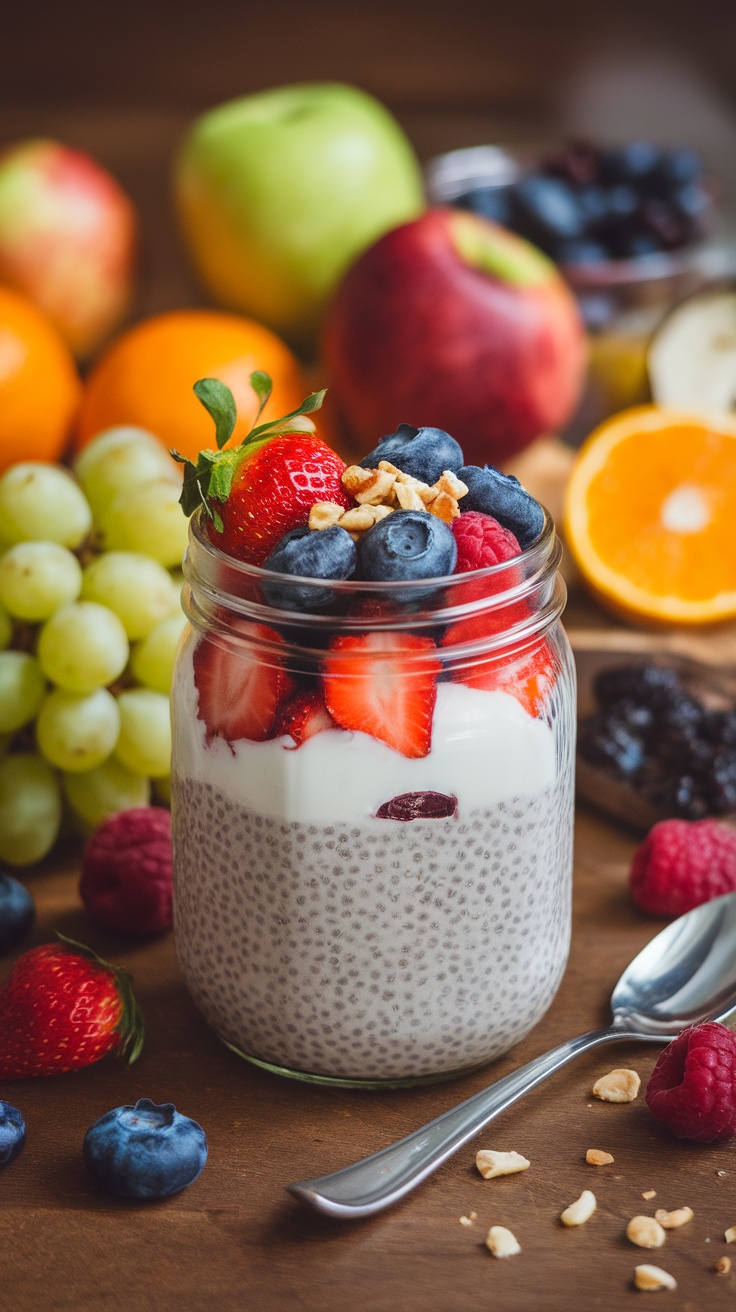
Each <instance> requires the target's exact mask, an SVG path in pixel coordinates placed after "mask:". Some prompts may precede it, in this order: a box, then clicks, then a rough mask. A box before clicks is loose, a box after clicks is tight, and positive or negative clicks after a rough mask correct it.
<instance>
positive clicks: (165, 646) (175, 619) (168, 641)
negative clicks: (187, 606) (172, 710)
mask: <svg viewBox="0 0 736 1312" xmlns="http://www.w3.org/2000/svg"><path fill="white" fill-rule="evenodd" d="M186 627H187V617H186V615H185V614H184V613H183V611H175V612H174V614H173V615H167V616H166V619H165V620H161V621H160V622H159V623H158V624H157V625H156V627H155V629H151V632H150V633H149V634H148V636H147V637H145V638H144V639H143V641H142V642H139V643H137V645H136V646H135V647H134V648H133V654H132V656H131V660H130V665H131V669H132V671H133V674H134V676H135V678H136V679H137V680H138V682H139V683H143V684H145V686H146V687H147V688H153V690H154V692H163V693H166V694H168V693H169V692H170V691H171V676H172V673H173V669H174V660H175V658H176V653H177V651H178V649H179V641H180V639H181V635H182V633H183V632H184V630H185V629H186Z"/></svg>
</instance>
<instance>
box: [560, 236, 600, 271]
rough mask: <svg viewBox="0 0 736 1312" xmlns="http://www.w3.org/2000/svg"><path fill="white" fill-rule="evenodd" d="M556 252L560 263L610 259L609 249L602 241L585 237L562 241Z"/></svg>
mask: <svg viewBox="0 0 736 1312" xmlns="http://www.w3.org/2000/svg"><path fill="white" fill-rule="evenodd" d="M555 253H556V257H557V261H558V263H559V264H600V263H601V261H602V260H607V259H608V251H607V250H606V248H605V246H604V245H603V243H602V242H600V241H591V240H590V239H586V238H585V237H581V238H580V239H579V240H578V241H561V242H560V243H559V245H558V246H557V250H556V252H555Z"/></svg>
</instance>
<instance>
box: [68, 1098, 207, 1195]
mask: <svg viewBox="0 0 736 1312" xmlns="http://www.w3.org/2000/svg"><path fill="white" fill-rule="evenodd" d="M84 1160H85V1162H86V1163H87V1166H88V1167H89V1169H90V1171H91V1172H92V1174H93V1175H94V1176H95V1177H96V1178H97V1179H98V1180H99V1182H100V1184H102V1185H104V1187H105V1189H109V1191H110V1192H111V1193H113V1194H117V1195H118V1196H119V1197H120V1198H168V1196H169V1195H170V1194H176V1193H178V1192H179V1190H180V1189H185V1188H186V1186H187V1185H188V1184H192V1183H193V1181H194V1180H196V1179H197V1176H198V1175H199V1174H200V1172H201V1171H202V1169H203V1167H204V1164H205V1162H206V1161H207V1139H206V1137H205V1133H204V1130H203V1129H202V1127H201V1125H198V1124H197V1122H196V1121H192V1120H190V1118H189V1117H188V1116H182V1115H181V1114H180V1113H179V1112H178V1111H177V1110H176V1107H174V1105H173V1103H170V1102H167V1103H163V1104H161V1106H157V1104H156V1103H155V1102H151V1099H150V1098H139V1099H138V1102H137V1103H136V1104H135V1106H134V1107H115V1108H114V1109H113V1110H112V1111H111V1112H107V1113H106V1114H105V1115H104V1116H101V1117H100V1119H99V1120H98V1121H95V1123H94V1125H91V1126H90V1128H89V1129H88V1131H87V1133H86V1135H85V1136H84Z"/></svg>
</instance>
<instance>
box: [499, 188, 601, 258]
mask: <svg viewBox="0 0 736 1312" xmlns="http://www.w3.org/2000/svg"><path fill="white" fill-rule="evenodd" d="M513 218H514V227H515V228H516V229H517V231H518V232H521V233H522V234H523V236H525V237H528V238H529V240H530V241H536V242H537V243H538V244H539V245H541V246H542V247H543V248H544V247H546V246H547V245H549V242H550V239H552V240H554V239H557V238H564V239H566V240H570V239H572V238H574V237H581V236H582V234H583V231H584V228H585V216H584V214H583V210H582V208H581V206H580V203H579V201H578V198H577V196H576V194H575V192H574V190H573V189H572V187H570V186H569V185H568V184H567V183H566V182H563V181H562V179H561V178H550V177H544V176H541V175H539V174H530V175H529V177H526V178H522V180H521V182H517V184H516V186H515V187H514V189H513Z"/></svg>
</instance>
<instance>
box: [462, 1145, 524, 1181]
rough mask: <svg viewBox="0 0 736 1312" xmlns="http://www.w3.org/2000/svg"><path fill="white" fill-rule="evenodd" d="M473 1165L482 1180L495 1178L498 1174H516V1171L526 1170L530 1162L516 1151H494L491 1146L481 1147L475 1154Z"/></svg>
mask: <svg viewBox="0 0 736 1312" xmlns="http://www.w3.org/2000/svg"><path fill="white" fill-rule="evenodd" d="M475 1165H476V1166H477V1168H478V1170H479V1171H480V1173H481V1175H482V1176H483V1179H484V1180H495V1178H496V1176H498V1175H516V1173H517V1171H526V1170H528V1169H529V1167H530V1166H531V1162H530V1161H529V1160H528V1159H527V1158H526V1157H522V1155H521V1153H516V1152H508V1153H506V1152H494V1150H493V1149H491V1148H481V1150H480V1152H478V1153H476V1155H475Z"/></svg>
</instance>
